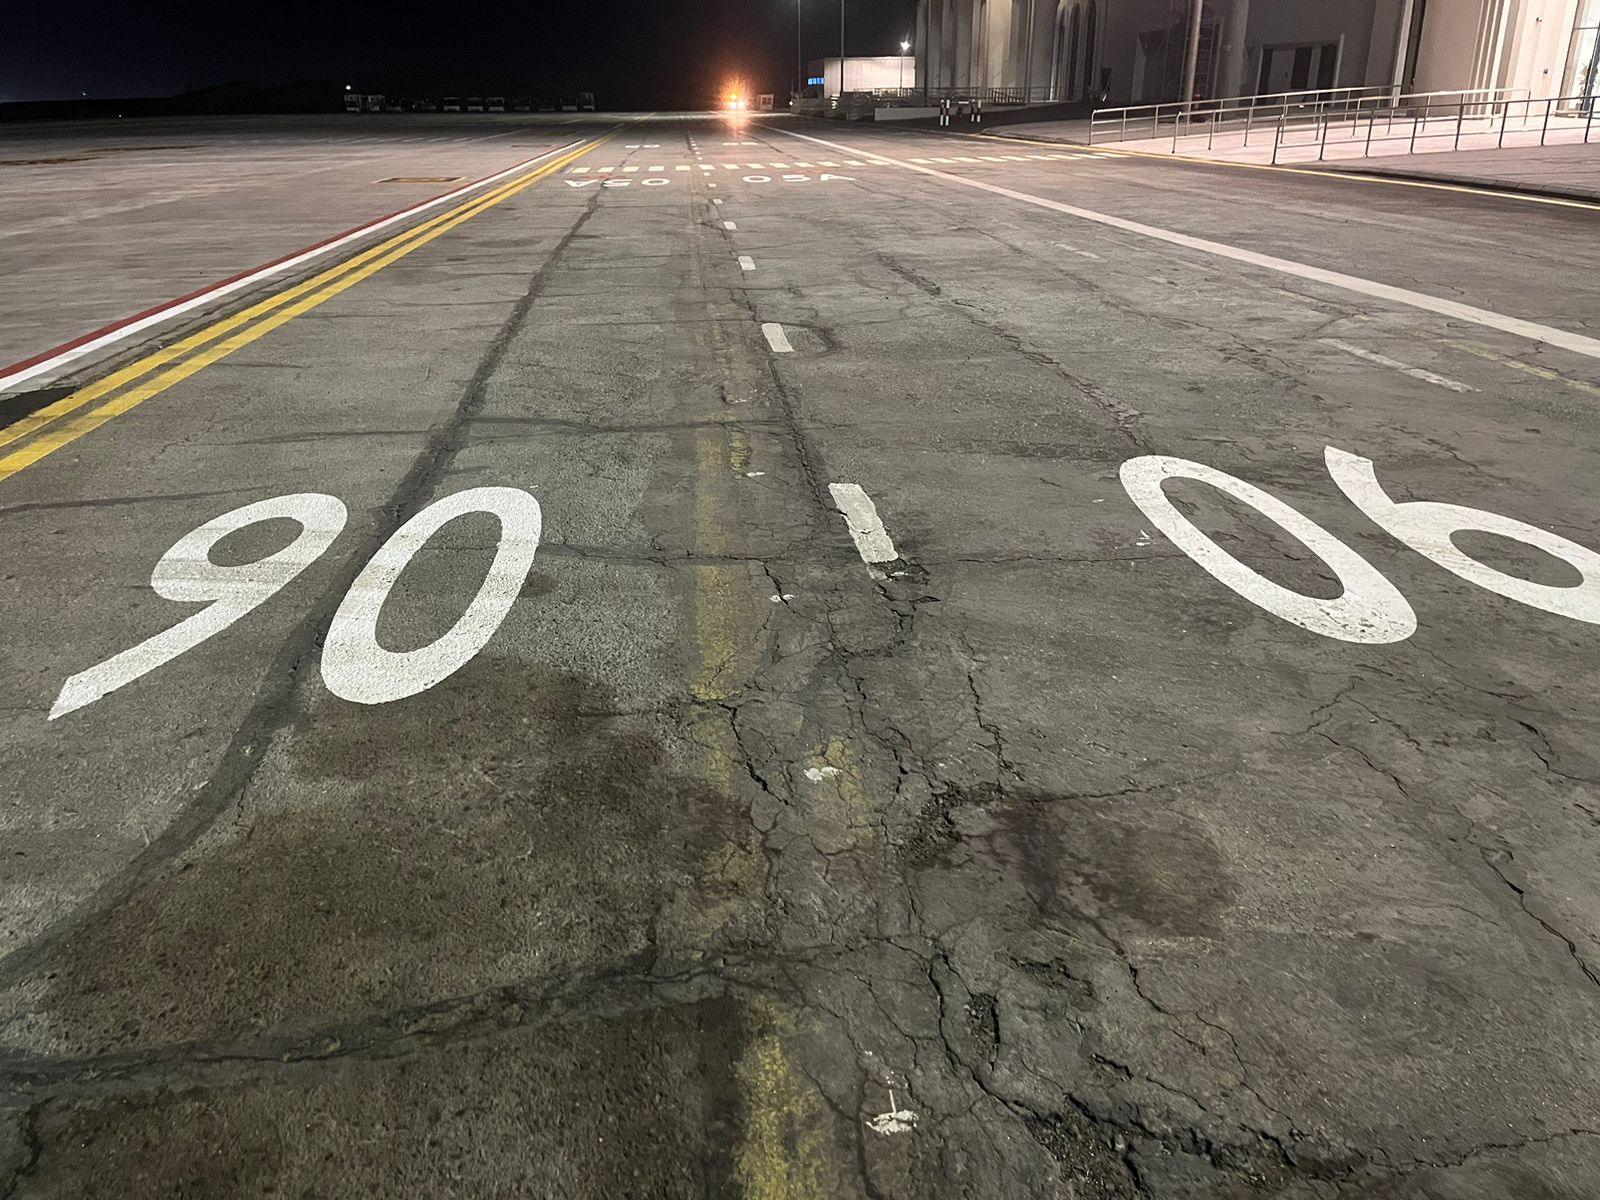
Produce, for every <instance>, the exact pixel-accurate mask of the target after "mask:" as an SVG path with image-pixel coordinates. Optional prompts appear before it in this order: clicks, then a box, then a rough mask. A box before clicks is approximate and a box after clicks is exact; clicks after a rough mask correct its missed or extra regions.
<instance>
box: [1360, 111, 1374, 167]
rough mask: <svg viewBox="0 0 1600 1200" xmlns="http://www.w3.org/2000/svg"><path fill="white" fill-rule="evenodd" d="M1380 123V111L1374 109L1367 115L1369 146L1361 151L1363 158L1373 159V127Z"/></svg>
mask: <svg viewBox="0 0 1600 1200" xmlns="http://www.w3.org/2000/svg"><path fill="white" fill-rule="evenodd" d="M1377 123H1378V110H1377V109H1373V110H1372V111H1371V112H1369V113H1368V114H1367V144H1366V147H1365V149H1363V150H1362V151H1361V157H1362V158H1371V157H1372V127H1373V126H1374V125H1376V124H1377Z"/></svg>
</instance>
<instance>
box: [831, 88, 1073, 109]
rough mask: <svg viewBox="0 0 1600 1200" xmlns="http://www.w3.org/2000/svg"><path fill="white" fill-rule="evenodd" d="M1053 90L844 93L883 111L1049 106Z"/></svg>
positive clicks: (875, 90) (1053, 99)
mask: <svg viewBox="0 0 1600 1200" xmlns="http://www.w3.org/2000/svg"><path fill="white" fill-rule="evenodd" d="M1060 90H1061V89H1059V88H1056V87H1029V88H1021V87H981V88H969V87H907V88H871V89H863V90H861V91H852V92H846V93H845V95H847V96H871V97H872V98H873V100H875V101H876V102H877V103H878V104H880V105H882V106H883V107H885V108H890V107H895V106H901V107H904V106H908V105H917V106H929V107H931V106H933V105H936V104H938V103H939V101H941V100H982V101H983V102H984V103H985V104H992V105H1002V106H1003V105H1018V104H1053V103H1055V102H1056V101H1058V100H1059V99H1060V98H1061V97H1060V95H1059V92H1060Z"/></svg>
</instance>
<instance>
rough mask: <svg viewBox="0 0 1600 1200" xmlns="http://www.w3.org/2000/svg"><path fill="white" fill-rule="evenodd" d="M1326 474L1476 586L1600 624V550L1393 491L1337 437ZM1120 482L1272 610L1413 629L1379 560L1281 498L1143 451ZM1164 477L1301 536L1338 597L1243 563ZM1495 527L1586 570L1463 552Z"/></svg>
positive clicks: (1347, 625)
mask: <svg viewBox="0 0 1600 1200" xmlns="http://www.w3.org/2000/svg"><path fill="white" fill-rule="evenodd" d="M1324 461H1325V462H1326V463H1327V467H1328V473H1329V474H1330V475H1332V476H1333V481H1334V483H1336V484H1338V486H1339V490H1340V491H1342V492H1343V493H1344V494H1345V497H1346V498H1347V499H1348V500H1349V501H1350V502H1351V503H1352V504H1354V505H1355V506H1356V507H1357V508H1359V509H1360V510H1361V511H1362V512H1363V513H1365V514H1366V515H1367V516H1368V517H1370V518H1371V519H1372V520H1373V521H1374V522H1375V523H1376V524H1378V525H1379V526H1381V527H1382V528H1384V529H1386V530H1387V531H1388V532H1389V533H1391V534H1392V535H1394V536H1395V537H1396V538H1398V539H1399V540H1400V541H1402V542H1404V543H1405V544H1406V545H1408V546H1410V547H1411V548H1412V549H1413V550H1416V551H1417V552H1418V553H1420V554H1422V555H1424V556H1426V557H1427V558H1430V559H1432V560H1433V561H1434V562H1436V563H1438V564H1439V565H1440V566H1441V567H1444V568H1445V569H1446V570H1448V571H1453V572H1454V573H1455V574H1457V575H1459V576H1461V578H1463V579H1466V580H1468V581H1470V582H1472V583H1475V584H1477V585H1479V586H1480V587H1484V588H1488V589H1489V590H1490V591H1492V592H1497V593H1499V594H1500V595H1502V596H1505V597H1507V598H1508V599H1511V600H1517V601H1520V602H1521V603H1523V604H1528V605H1531V606H1532V607H1534V608H1540V609H1543V610H1544V611H1545V612H1551V613H1556V614H1557V615H1559V616H1563V617H1571V618H1572V619H1573V620H1575V621H1585V622H1588V623H1589V624H1595V625H1600V554H1596V553H1595V552H1594V551H1593V550H1589V549H1587V548H1586V547H1583V546H1580V545H1578V543H1576V542H1573V541H1569V540H1568V539H1567V538H1564V537H1561V536H1560V535H1559V534H1554V533H1550V532H1549V531H1547V530H1544V529H1540V528H1538V527H1537V526H1535V525H1529V524H1528V523H1527V522H1525V521H1518V520H1515V519H1514V518H1512V517H1505V516H1501V515H1500V514H1498V513H1492V512H1486V511H1484V510H1483V509H1481V508H1468V507H1466V506H1464V505H1460V504H1441V503H1436V502H1433V501H1424V500H1413V501H1406V502H1403V503H1402V502H1400V501H1396V500H1393V499H1391V498H1390V496H1389V494H1388V493H1387V492H1385V491H1384V490H1383V485H1382V484H1380V483H1379V482H1378V476H1377V472H1376V470H1374V468H1373V465H1372V462H1371V460H1370V459H1365V458H1362V457H1360V456H1359V455H1356V454H1350V453H1348V452H1346V451H1344V450H1340V449H1338V448H1336V447H1334V446H1329V447H1327V449H1326V451H1325V452H1324ZM1121 475H1122V486H1123V488H1124V489H1126V491H1127V493H1128V495H1129V496H1130V497H1131V498H1132V500H1133V502H1134V503H1135V504H1137V505H1138V506H1139V508H1140V509H1141V510H1142V511H1143V512H1144V514H1145V516H1147V517H1149V518H1150V520H1151V521H1153V522H1154V523H1155V526H1156V528H1157V529H1159V530H1161V532H1162V533H1163V534H1165V535H1166V536H1167V538H1168V539H1169V540H1171V541H1172V543H1173V544H1174V545H1176V546H1177V547H1178V548H1179V549H1180V550H1182V551H1183V552H1184V553H1186V554H1188V555H1189V557H1191V558H1193V559H1194V560H1195V562H1197V563H1199V564H1200V566H1201V567H1203V568H1205V570H1206V571H1208V572H1209V573H1210V574H1211V575H1212V576H1213V577H1215V578H1216V579H1217V580H1219V581H1220V582H1222V583H1224V584H1226V585H1227V586H1228V587H1230V588H1232V589H1233V590H1234V591H1236V592H1238V593H1239V594H1240V595H1241V596H1243V597H1245V598H1246V599H1247V600H1250V601H1252V602H1254V603H1256V604H1259V605H1260V606H1261V607H1262V608H1264V609H1266V610H1267V611H1268V612H1270V613H1272V614H1274V615H1275V616H1278V617H1282V618H1283V619H1284V620H1285V621H1292V622H1293V623H1294V624H1296V625H1299V626H1300V627H1301V628H1303V629H1309V630H1311V632H1313V633H1320V634H1322V635H1323V636H1325V637H1330V638H1338V639H1340V640H1341V641H1346V642H1366V643H1377V644H1382V643H1387V642H1400V641H1404V640H1405V639H1406V638H1408V637H1410V636H1411V635H1412V634H1413V633H1415V632H1416V629H1417V615H1416V613H1415V611H1413V609H1412V607H1411V605H1410V604H1409V603H1408V602H1407V600H1406V598H1405V597H1404V596H1402V595H1401V594H1400V591H1399V589H1397V588H1396V587H1395V586H1394V584H1392V583H1390V582H1389V581H1388V580H1387V579H1385V578H1384V577H1383V576H1382V575H1381V574H1379V572H1378V570H1377V568H1376V567H1374V566H1373V565H1372V564H1371V563H1369V562H1367V560H1366V559H1364V558H1362V557H1361V556H1360V555H1359V554H1357V553H1356V552H1355V551H1354V550H1352V549H1351V548H1350V547H1349V546H1347V545H1345V543H1343V542H1341V541H1340V540H1339V539H1338V538H1336V537H1334V535H1333V534H1331V533H1329V532H1328V531H1327V530H1326V529H1324V528H1323V527H1322V526H1320V525H1318V524H1317V523H1316V522H1315V521H1313V520H1311V519H1310V518H1309V517H1307V516H1305V515H1304V514H1302V513H1300V512H1297V511H1296V510H1295V509H1293V508H1291V507H1289V505H1287V504H1285V503H1284V502H1283V501H1281V500H1279V499H1277V498H1276V497H1274V496H1271V495H1268V494H1267V493H1266V492H1263V491H1262V490H1261V489H1260V488H1257V487H1254V486H1252V485H1251V484H1248V483H1246V482H1245V481H1244V480H1242V479H1238V478H1236V477H1234V476H1232V475H1229V474H1227V473H1225V472H1223V471H1218V470H1217V469H1216V468H1214V467H1208V466H1206V465H1205V464H1204V463H1197V462H1190V461H1188V460H1187V459H1182V458H1167V457H1165V456H1162V455H1154V454H1152V455H1145V456H1143V457H1141V458H1133V459H1129V460H1128V461H1127V462H1125V463H1123V464H1122V472H1121ZM1168 479H1193V480H1196V481H1198V482H1200V483H1206V484H1210V485H1211V486H1212V487H1214V488H1216V489H1217V490H1219V491H1222V492H1226V493H1227V494H1228V495H1230V496H1232V497H1234V498H1235V499H1236V500H1240V501H1242V502H1243V503H1245V504H1248V505H1249V506H1250V507H1252V508H1254V509H1255V510H1256V511H1257V512H1259V513H1260V514H1261V515H1262V516H1264V517H1266V518H1267V519H1268V520H1269V521H1272V522H1273V523H1274V524H1276V525H1278V526H1279V527H1280V528H1281V529H1283V530H1284V532H1286V533H1288V534H1290V535H1292V536H1293V537H1295V538H1296V539H1297V540H1299V541H1300V542H1301V543H1302V544H1303V545H1304V546H1305V547H1306V548H1307V549H1308V550H1311V551H1312V552H1313V553H1315V554H1316V555H1317V557H1319V558H1321V559H1322V561H1323V562H1325V563H1327V564H1328V566H1329V567H1330V568H1332V570H1333V573H1334V574H1335V575H1336V576H1338V578H1339V582H1340V583H1342V584H1343V585H1344V593H1343V594H1342V595H1340V596H1339V597H1338V598H1337V599H1333V600H1321V599H1318V598H1316V597H1312V596H1306V595H1302V594H1301V593H1299V592H1295V591H1291V590H1290V589H1288V588H1285V587H1281V586H1279V585H1278V584H1276V583H1273V582H1272V581H1271V580H1270V579H1267V578H1266V577H1265V576H1263V575H1261V574H1260V573H1259V572H1257V571H1255V570H1254V569H1252V568H1251V567H1248V566H1246V565H1245V564H1244V563H1242V562H1240V561H1239V560H1238V559H1237V558H1235V557H1234V556H1233V555H1231V554H1229V553H1228V552H1227V551H1226V550H1224V549H1223V548H1222V547H1221V546H1219V545H1217V543H1216V542H1215V541H1213V540H1212V539H1211V538H1210V537H1208V536H1207V535H1206V534H1205V533H1203V532H1202V531H1201V530H1200V529H1199V528H1198V527H1197V526H1196V525H1195V524H1194V523H1193V522H1191V521H1190V520H1189V518H1187V517H1186V516H1184V515H1183V514H1182V513H1181V512H1179V511H1178V509H1177V508H1176V507H1175V506H1174V505H1173V503H1172V501H1171V500H1169V499H1168V498H1167V495H1166V493H1165V492H1164V491H1163V490H1162V484H1163V483H1164V482H1165V481H1166V480H1168ZM1470 532H1480V533H1493V534H1498V535H1499V536H1501V537H1505V538H1510V539H1512V540H1514V541H1519V542H1522V543H1524V544H1526V545H1529V546H1533V547H1535V548H1536V549H1539V550H1542V551H1544V552H1545V553H1546V554H1549V555H1551V556H1553V557H1555V558H1559V559H1561V560H1562V561H1563V562H1565V563H1567V564H1568V565H1570V566H1571V567H1573V568H1574V569H1575V570H1576V571H1577V572H1578V574H1579V575H1580V576H1581V577H1582V578H1581V581H1580V582H1579V583H1578V584H1577V585H1576V586H1574V587H1552V586H1550V585H1548V584H1542V583H1534V582H1532V581H1531V580H1526V579H1520V578H1518V577H1517V576H1515V575H1508V574H1506V573H1505V572H1504V571H1499V570H1496V569H1495V568H1494V567H1491V566H1489V565H1488V564H1487V563H1484V562H1481V561H1479V560H1478V559H1476V558H1473V557H1472V556H1471V555H1470V554H1467V553H1465V552H1464V551H1462V550H1461V549H1460V548H1459V547H1458V546H1456V544H1455V543H1454V542H1453V541H1451V538H1452V537H1453V536H1454V535H1455V534H1458V533H1470Z"/></svg>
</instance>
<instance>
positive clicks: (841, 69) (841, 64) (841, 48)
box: [839, 0, 844, 100]
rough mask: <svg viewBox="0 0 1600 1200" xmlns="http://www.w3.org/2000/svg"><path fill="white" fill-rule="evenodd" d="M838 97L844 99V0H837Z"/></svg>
mask: <svg viewBox="0 0 1600 1200" xmlns="http://www.w3.org/2000/svg"><path fill="white" fill-rule="evenodd" d="M839 99H841V100H843V99H844V0H839Z"/></svg>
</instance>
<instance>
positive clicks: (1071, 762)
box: [0, 114, 1600, 1200]
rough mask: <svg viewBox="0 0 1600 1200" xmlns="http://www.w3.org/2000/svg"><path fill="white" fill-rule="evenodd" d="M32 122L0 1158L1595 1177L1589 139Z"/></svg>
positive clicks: (623, 1175)
mask: <svg viewBox="0 0 1600 1200" xmlns="http://www.w3.org/2000/svg"><path fill="white" fill-rule="evenodd" d="M3 136H4V139H5V140H4V142H3V143H0V213H4V216H0V280H3V282H0V389H4V390H0V530H3V535H4V545H5V554H4V563H3V565H0V630H3V643H0V649H3V655H4V660H5V664H6V670H5V671H4V672H0V780H3V781H4V787H3V789H0V864H3V869H0V1197H4V1198H6V1200H10V1198H12V1197H16V1198H22V1197H29V1198H33V1197H100V1196H105V1197H118V1198H128V1197H167V1196H182V1197H232V1196H258V1195H268V1194H271V1195H292V1196H329V1197H333V1196H358V1195H359V1196H363V1197H379V1196H383V1197H391V1196H392V1197H418V1196H463V1197H487V1196H496V1197H500V1196H505V1197H512V1196H530V1197H534V1196H537V1197H608V1198H609V1197H623V1196H628V1197H724V1196H727V1197H744V1198H748V1200H821V1198H830V1200H831V1198H835V1197H866V1198H894V1200H911V1198H917V1197H938V1198H944V1197H951V1198H954V1197H974V1198H984V1200H991V1198H1000V1197H1004V1198H1008V1200H1009V1198H1013V1197H1016V1198H1024V1197H1026V1198H1032V1197H1063V1198H1065V1197H1070V1198H1073V1200H1090V1198H1094V1200H1101V1198H1113V1197H1114V1198H1126V1197H1159V1198H1162V1200H1169V1198H1170V1200H1177V1198H1180V1197H1182V1198H1219V1200H1220V1198H1224V1197H1227V1198H1234V1197H1240V1198H1244V1197H1252V1198H1253V1197H1282V1198H1295V1200H1302V1198H1303V1200H1313V1198H1314V1200H1334V1198H1340V1200H1349V1198H1356V1197H1386V1198H1393V1200H1399V1198H1411V1197H1430V1198H1437V1200H1462V1198H1466V1197H1516V1198H1518V1200H1522V1198H1527V1200H1546V1198H1560V1200H1567V1198H1574V1200H1575V1198H1579V1197H1592V1196H1595V1195H1600V1089H1597V1088H1596V1087H1595V1080H1596V1065H1597V1053H1600V1026H1597V1023H1596V1021H1595V1012H1596V1006H1597V1001H1600V976H1597V975H1596V970H1597V969H1600V967H1597V956H1600V877H1597V874H1596V872H1595V870H1594V867H1593V863H1594V860H1595V856H1596V852H1597V849H1600V750H1597V747H1600V715H1597V710H1596V704H1595V697H1596V695H1597V685H1600V641H1597V639H1600V630H1597V628H1596V626H1597V625H1600V555H1597V554H1596V550H1597V549H1600V507H1597V503H1596V499H1595V494H1594V483H1593V481H1594V480H1595V479H1597V478H1600V415H1597V414H1600V238H1596V237H1595V229H1596V221H1597V220H1600V206H1597V205H1586V204H1583V203H1580V202H1555V201H1552V200H1548V199H1543V200H1541V199H1538V198H1532V197H1528V198H1517V197H1512V196H1503V195H1476V194H1473V193H1471V192H1470V191H1465V190H1461V189H1455V188H1439V187H1430V186H1429V185H1427V184H1426V183H1423V182H1420V181H1403V180H1395V181H1378V180H1369V179H1356V178H1345V177H1338V176H1332V175H1323V174H1317V173H1314V172H1305V171H1271V170H1264V169H1256V168H1250V167H1244V166H1229V165H1221V164H1219V165H1205V164H1196V163H1189V162H1164V161H1158V160H1153V159H1146V158H1142V157H1136V156H1131V157H1130V156H1122V155H1114V154H1105V153H1099V152H1092V151H1089V150H1084V149H1075V148H1073V147H1068V146H1061V145H1050V144H1030V143H1029V142H1028V141H1027V140H1025V139H1011V140H1005V141H1002V140H1000V139H997V138H992V137H985V138H981V139H979V138H972V137H966V136H959V135H941V134H936V133H925V132H924V133H917V132H910V131H897V130H875V129H873V128H871V127H870V126H853V125H844V124H840V123H823V122H814V123H812V122H801V121H797V120H790V119H788V118H772V119H755V118H748V117H744V116H731V115H730V116H718V115H699V116H658V115H630V116H623V117H610V116H606V115H604V114H600V115H590V116H585V117H583V118H573V117H572V116H571V115H567V116H551V117H539V116H516V115H508V116H504V117H488V116H485V117H481V118H476V119H469V118H466V117H462V118H449V117H442V116H441V117H436V118H431V119H429V118H422V117H414V118H410V117H392V118H391V117H382V116H376V115H374V116H370V117H356V116H352V117H344V118H338V119H335V118H328V119H326V120H309V119H308V120H305V121H293V120H287V119H275V120H266V119H261V120H228V121H222V120H219V121H214V122H212V121H202V120H195V121H189V122H154V121H152V122H144V123H140V124H138V125H137V126H135V125H133V124H131V123H126V122H125V123H122V124H100V125H82V126H63V125H40V126H35V127H31V128H29V129H27V130H24V131H22V132H16V131H12V130H6V131H5V132H4V135H3ZM7 363H10V364H13V365H11V366H9V367H8V366H6V365H4V364H7Z"/></svg>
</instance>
